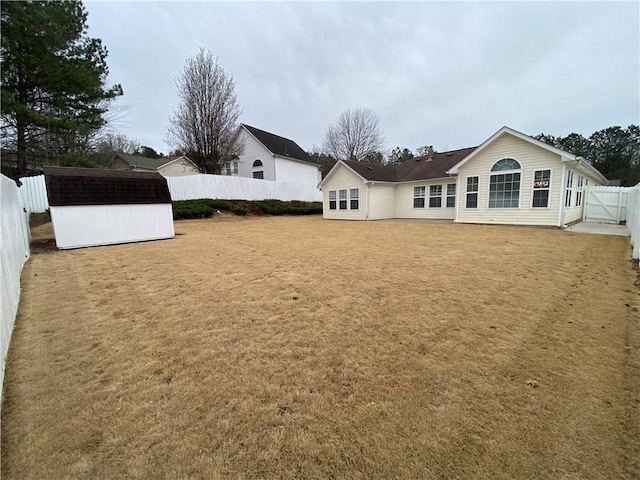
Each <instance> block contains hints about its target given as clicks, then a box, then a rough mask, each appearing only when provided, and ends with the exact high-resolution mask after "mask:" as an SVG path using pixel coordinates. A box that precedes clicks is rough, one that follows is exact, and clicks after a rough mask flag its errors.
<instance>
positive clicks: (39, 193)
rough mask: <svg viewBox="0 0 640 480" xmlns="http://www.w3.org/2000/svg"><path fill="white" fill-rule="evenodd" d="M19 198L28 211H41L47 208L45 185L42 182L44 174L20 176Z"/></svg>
mask: <svg viewBox="0 0 640 480" xmlns="http://www.w3.org/2000/svg"><path fill="white" fill-rule="evenodd" d="M20 183H21V184H22V186H21V187H20V198H21V199H22V205H24V208H26V209H27V211H28V212H29V213H42V212H46V211H47V210H48V209H49V200H48V199H47V187H46V185H45V183H44V175H38V176H36V177H22V178H21V179H20Z"/></svg>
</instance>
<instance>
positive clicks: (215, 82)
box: [167, 48, 243, 173]
mask: <svg viewBox="0 0 640 480" xmlns="http://www.w3.org/2000/svg"><path fill="white" fill-rule="evenodd" d="M176 86H177V87H178V95H179V97H180V101H181V103H180V106H179V107H178V110H177V111H176V112H174V114H173V117H171V119H170V125H169V130H168V134H167V140H168V142H169V143H170V144H171V145H173V146H174V147H176V148H177V149H179V150H181V151H184V152H186V154H187V155H188V156H189V158H190V159H191V160H193V161H194V162H195V163H196V164H197V165H198V167H199V168H200V170H201V171H202V172H203V173H220V171H221V169H222V167H223V165H224V164H225V163H226V162H228V161H230V160H231V159H232V158H234V157H235V156H236V155H239V154H240V153H241V151H242V147H243V146H242V145H241V144H238V143H237V142H233V141H232V140H233V135H234V133H235V131H236V130H237V127H238V118H239V117H240V113H241V110H240V106H239V105H238V101H237V99H236V94H235V82H234V81H233V76H232V75H229V74H227V73H226V72H225V71H224V69H223V68H222V67H221V66H220V65H219V64H218V58H217V57H214V56H213V55H212V54H211V52H209V51H208V50H205V49H204V48H201V49H200V52H199V53H198V54H197V55H196V56H195V57H193V58H189V59H188V60H187V64H186V65H185V67H184V70H183V72H182V74H181V75H180V76H179V77H178V79H177V80H176Z"/></svg>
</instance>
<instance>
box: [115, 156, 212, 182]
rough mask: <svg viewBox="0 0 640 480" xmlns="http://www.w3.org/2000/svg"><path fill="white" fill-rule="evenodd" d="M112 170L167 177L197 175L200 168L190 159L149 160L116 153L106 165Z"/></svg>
mask: <svg viewBox="0 0 640 480" xmlns="http://www.w3.org/2000/svg"><path fill="white" fill-rule="evenodd" d="M106 168H109V169H111V170H133V171H134V172H157V173H159V174H160V175H163V176H165V177H178V176H182V175H197V174H198V173H200V170H199V169H198V166H197V165H196V164H195V163H193V162H192V161H191V160H190V159H189V158H188V157H186V156H184V155H180V156H178V157H162V158H147V157H138V156H137V155H127V154H125V153H118V152H116V153H114V154H113V155H112V156H111V158H110V159H109V161H108V162H107V164H106Z"/></svg>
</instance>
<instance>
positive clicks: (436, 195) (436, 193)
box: [429, 185, 442, 208]
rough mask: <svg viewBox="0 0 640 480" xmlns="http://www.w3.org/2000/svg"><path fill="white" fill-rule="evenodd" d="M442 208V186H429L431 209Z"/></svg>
mask: <svg viewBox="0 0 640 480" xmlns="http://www.w3.org/2000/svg"><path fill="white" fill-rule="evenodd" d="M441 207H442V185H430V186H429V208H441Z"/></svg>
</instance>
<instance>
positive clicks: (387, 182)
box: [320, 127, 607, 227]
mask: <svg viewBox="0 0 640 480" xmlns="http://www.w3.org/2000/svg"><path fill="white" fill-rule="evenodd" d="M606 181H607V180H606V178H605V177H604V176H603V175H602V174H601V173H600V172H598V171H597V170H596V169H595V168H594V167H593V166H591V165H590V164H589V163H587V162H586V161H585V160H584V158H582V157H579V156H576V155H573V154H571V153H569V152H565V151H563V150H560V149H558V148H555V147H552V146H550V145H547V144H546V143H543V142H541V141H539V140H536V139H534V138H532V137H529V136H527V135H524V134H522V133H520V132H517V131H515V130H513V129H511V128H509V127H503V128H501V129H500V130H498V131H497V132H496V133H495V134H494V135H492V136H491V137H490V138H489V139H487V140H486V141H485V142H484V143H483V144H482V145H480V146H478V147H472V148H464V149H460V150H453V151H450V152H443V153H433V154H430V155H425V156H422V157H417V158H414V159H411V160H408V161H407V162H405V163H402V164H400V165H396V166H391V165H378V164H371V163H366V162H353V161H339V162H338V163H337V164H336V165H335V166H334V167H333V169H331V171H330V172H329V173H328V175H327V176H326V177H325V179H324V180H323V181H322V182H321V183H320V189H321V190H322V192H323V193H322V197H323V216H324V218H327V219H343V220H378V219H385V218H424V219H443V220H452V221H455V222H460V223H488V224H491V223H495V224H513V225H549V226H558V227H560V226H563V225H566V224H570V223H573V222H575V221H578V220H580V219H581V218H582V205H583V190H584V188H585V187H586V186H587V185H603V184H604V183H606Z"/></svg>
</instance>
